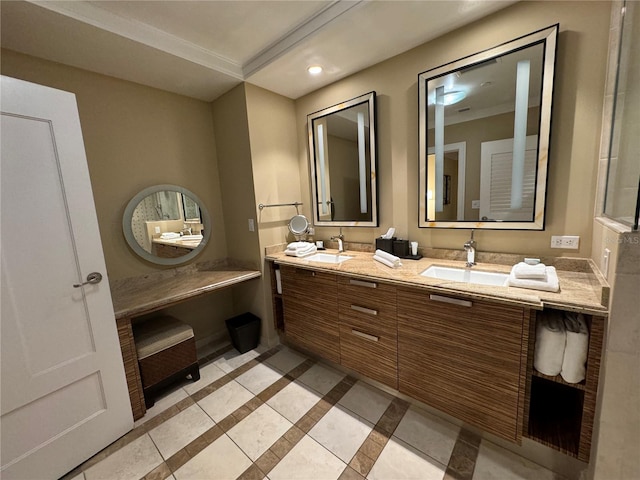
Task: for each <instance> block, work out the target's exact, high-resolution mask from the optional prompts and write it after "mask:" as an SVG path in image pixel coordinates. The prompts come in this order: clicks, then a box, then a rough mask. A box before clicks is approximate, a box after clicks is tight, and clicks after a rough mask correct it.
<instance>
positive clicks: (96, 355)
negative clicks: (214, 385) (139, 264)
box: [0, 77, 133, 479]
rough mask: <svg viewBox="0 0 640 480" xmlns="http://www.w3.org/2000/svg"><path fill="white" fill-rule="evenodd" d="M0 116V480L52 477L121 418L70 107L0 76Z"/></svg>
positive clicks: (86, 184) (69, 98)
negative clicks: (90, 277)
mask: <svg viewBox="0 0 640 480" xmlns="http://www.w3.org/2000/svg"><path fill="white" fill-rule="evenodd" d="M1 109H2V125H1V127H2V130H1V132H2V169H1V179H0V187H1V188H0V205H1V207H2V215H1V232H2V245H1V250H0V260H1V269H2V276H1V282H2V283H1V295H2V309H1V318H2V325H1V326H2V332H1V334H2V362H1V364H2V367H1V368H2V370H1V373H2V399H1V402H0V406H1V414H2V417H1V428H2V432H1V433H2V452H1V454H2V455H1V458H2V478H6V479H9V478H57V477H59V476H61V475H63V474H64V473H66V472H67V471H69V470H71V469H73V468H74V467H75V466H77V465H78V464H80V463H81V462H82V461H84V460H86V459H87V458H89V457H90V456H92V455H93V454H95V453H96V452H98V451H99V450H101V449H102V448H104V447H105V446H107V445H108V444H109V443H111V442H113V441H114V440H116V439H117V438H118V437H120V436H121V435H123V434H125V433H126V432H127V431H129V430H130V429H131V428H132V426H133V418H132V414H131V407H130V404H129V397H128V393H127V387H126V381H125V376H124V367H123V364H122V356H121V353H120V347H119V343H118V337H117V331H116V325H115V319H114V314H113V306H112V303H111V294H110V291H109V284H108V279H107V275H106V267H105V264H104V258H103V253H102V245H101V242H100V235H99V231H98V224H97V219H96V215H95V206H94V203H93V195H92V192H91V184H90V181H89V172H88V169H87V164H86V158H85V153H84V145H83V142H82V133H81V130H80V123H79V119H78V113H77V108H76V103H75V97H74V96H73V95H72V94H69V93H67V92H61V91H58V90H54V89H50V88H47V87H42V86H39V85H34V84H30V83H27V82H22V81H19V80H15V79H11V78H8V77H2V104H1ZM93 271H97V272H100V273H102V275H103V276H104V279H103V281H102V283H100V284H97V285H87V286H84V287H81V288H74V287H73V285H74V284H78V283H82V282H83V281H84V279H85V277H86V276H87V274H89V273H90V272H93Z"/></svg>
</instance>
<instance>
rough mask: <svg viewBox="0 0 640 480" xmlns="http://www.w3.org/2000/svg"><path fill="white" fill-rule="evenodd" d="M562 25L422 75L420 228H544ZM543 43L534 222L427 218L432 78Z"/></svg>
mask: <svg viewBox="0 0 640 480" xmlns="http://www.w3.org/2000/svg"><path fill="white" fill-rule="evenodd" d="M558 30H559V24H555V25H552V26H550V27H547V28H544V29H541V30H538V31H536V32H533V33H530V34H528V35H524V36H522V37H519V38H516V39H515V40H512V41H510V42H506V43H504V44H502V45H498V46H497V47H494V48H490V49H488V50H484V51H482V52H479V53H476V54H473V55H469V56H467V57H464V58H461V59H458V60H456V61H453V62H450V63H447V64H444V65H441V66H439V67H436V68H433V69H431V70H427V71H425V72H422V73H420V74H419V75H418V99H419V100H418V101H419V130H418V135H419V147H418V148H419V152H418V154H419V166H418V182H419V184H418V195H419V204H418V227H420V228H467V229H468V228H474V229H494V230H544V220H545V207H546V186H547V174H548V158H549V142H550V135H551V107H552V99H553V83H554V75H555V58H556V49H557V43H558ZM537 43H540V44H542V45H543V48H544V60H543V67H542V92H541V97H540V98H541V102H540V123H539V130H538V151H537V159H536V165H537V172H536V187H535V192H536V195H535V203H534V212H533V220H531V221H526V222H523V221H513V222H512V221H495V222H488V221H482V220H465V221H460V220H458V221H452V220H447V221H438V220H433V221H432V220H427V218H426V212H427V185H426V182H427V176H426V173H427V172H426V166H427V156H428V150H429V145H428V142H427V129H428V123H427V103H428V98H427V83H428V81H429V80H430V79H433V78H437V77H441V76H443V75H446V74H448V73H452V72H455V71H456V70H460V69H462V68H465V67H469V66H472V65H476V64H479V63H482V62H485V61H487V60H490V59H492V58H495V57H500V56H503V55H506V54H509V53H511V52H514V51H517V50H522V49H524V48H527V47H529V46H532V45H533V44H537Z"/></svg>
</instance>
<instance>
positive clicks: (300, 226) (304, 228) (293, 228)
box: [289, 215, 309, 242]
mask: <svg viewBox="0 0 640 480" xmlns="http://www.w3.org/2000/svg"><path fill="white" fill-rule="evenodd" d="M289 231H290V232H291V233H293V235H294V236H295V237H296V241H298V242H299V241H300V240H302V239H303V238H305V236H306V234H307V232H308V231H309V220H307V217H305V216H304V215H294V216H293V217H291V220H289Z"/></svg>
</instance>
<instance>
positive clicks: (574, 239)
mask: <svg viewBox="0 0 640 480" xmlns="http://www.w3.org/2000/svg"><path fill="white" fill-rule="evenodd" d="M579 246H580V237H579V236H577V235H553V236H552V237H551V248H566V249H569V250H577V249H578V247H579Z"/></svg>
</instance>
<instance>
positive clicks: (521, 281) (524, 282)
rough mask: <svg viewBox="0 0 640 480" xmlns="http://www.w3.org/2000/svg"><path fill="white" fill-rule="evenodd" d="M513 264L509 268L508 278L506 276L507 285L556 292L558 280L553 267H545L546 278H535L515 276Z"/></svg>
mask: <svg viewBox="0 0 640 480" xmlns="http://www.w3.org/2000/svg"><path fill="white" fill-rule="evenodd" d="M514 268H515V266H514V267H513V268H512V269H511V273H510V274H509V278H507V281H506V285H507V287H520V288H530V289H532V290H543V291H545V292H557V291H558V290H560V282H559V281H558V274H557V273H556V269H555V267H545V272H546V273H547V278H546V279H545V280H536V279H535V278H516V275H515V273H514V271H513V270H514Z"/></svg>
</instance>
